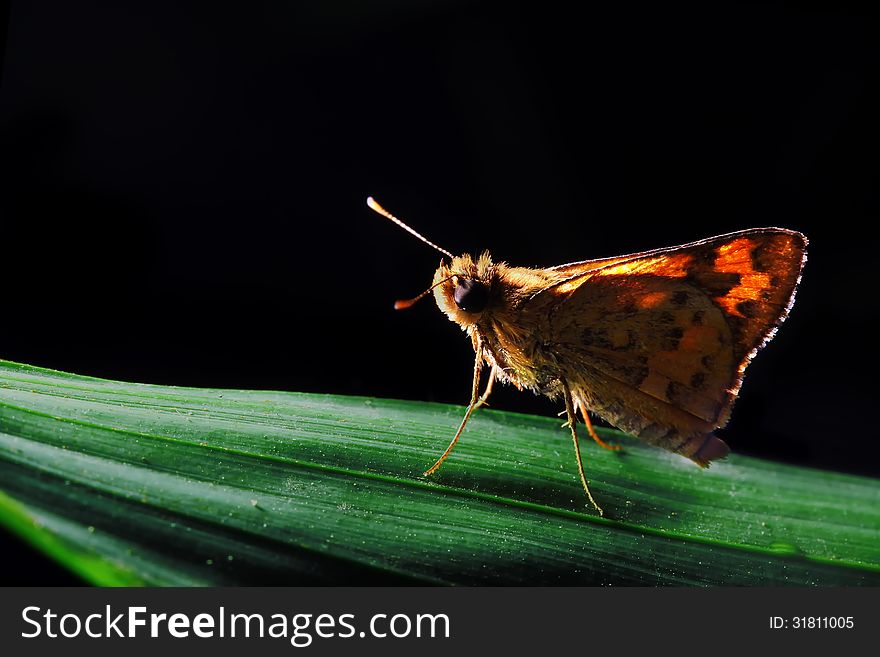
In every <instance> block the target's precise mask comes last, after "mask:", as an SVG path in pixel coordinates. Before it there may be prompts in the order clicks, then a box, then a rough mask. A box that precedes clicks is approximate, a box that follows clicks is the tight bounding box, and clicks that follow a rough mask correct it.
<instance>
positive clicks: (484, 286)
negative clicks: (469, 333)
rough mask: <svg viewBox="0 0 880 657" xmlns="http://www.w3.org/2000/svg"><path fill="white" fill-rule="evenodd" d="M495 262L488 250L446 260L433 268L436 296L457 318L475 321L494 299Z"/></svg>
mask: <svg viewBox="0 0 880 657" xmlns="http://www.w3.org/2000/svg"><path fill="white" fill-rule="evenodd" d="M494 280H495V265H493V264H492V258H491V256H490V255H489V253H488V252H484V253H483V254H482V255H480V257H479V258H476V259H474V258H472V257H471V256H470V255H467V254H465V255H461V256H456V257H453V258H452V259H451V260H449V261H446V260H443V261H441V262H440V266H439V267H438V268H437V271H436V272H434V281H433V285H434V300H435V301H436V302H437V306H438V307H439V308H440V310H442V311H443V312H444V313H446V315H447V316H448V317H449V319H451V320H452V321H454V322H457V323H458V324H461V325H462V326H464V327H467V326H470V325H471V324H474V323H475V322H476V321H477V320H478V319H479V318H480V317H481V316H482V314H483V313H484V312H485V311H486V309H487V308H488V307H489V306H490V305H491V303H492V291H493V287H494V285H493V283H494Z"/></svg>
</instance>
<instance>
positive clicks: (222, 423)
mask: <svg viewBox="0 0 880 657" xmlns="http://www.w3.org/2000/svg"><path fill="white" fill-rule="evenodd" d="M462 413H463V409H462V408H460V407H453V406H446V405H441V404H424V403H412V402H402V401H393V400H382V399H366V398H354V397H338V396H330V395H307V394H295V393H279V392H262V391H231V390H199V389H190V388H173V387H163V386H153V385H140V384H130V383H117V382H113V381H103V380H99V379H92V378H87V377H82V376H75V375H70V374H63V373H59V372H53V371H49V370H44V369H38V368H34V367H29V366H25V365H18V364H14V363H8V362H4V361H0V490H2V493H0V524H2V525H4V526H5V527H6V528H7V529H9V530H10V531H11V532H13V533H14V534H16V535H18V536H20V537H22V538H23V539H24V540H25V541H27V542H29V543H30V544H31V545H33V546H34V548H35V549H37V550H39V551H41V552H42V553H44V554H46V555H47V556H48V557H50V558H51V559H54V560H56V561H58V562H59V563H61V564H63V565H65V566H66V567H68V568H69V569H70V570H71V571H73V572H74V573H77V574H78V575H80V576H81V577H83V578H84V579H85V580H86V581H88V582H92V583H95V584H101V585H112V584H124V585H132V584H148V585H199V584H261V583H272V584H277V583H371V584H399V583H450V584H452V583H454V584H607V585H612V584H613V585H621V584H642V585H655V584H678V585H713V584H735V585H766V584H795V585H854V584H868V585H875V586H876V585H878V584H880V504H878V502H880V488H878V486H877V482H876V481H875V480H872V479H869V478H864V477H856V476H850V475H844V474H839V473H833V472H823V471H818V470H812V469H805V468H796V467H792V466H788V465H781V464H778V463H771V462H767V461H762V460H758V459H754V458H747V457H743V456H736V455H734V456H731V457H730V458H729V459H727V460H726V461H723V462H721V463H717V464H715V465H713V467H712V468H710V469H708V470H700V469H699V468H697V467H696V466H694V465H693V464H692V463H690V462H689V461H686V460H685V459H682V458H681V457H678V456H675V455H673V454H669V453H666V452H663V451H660V450H657V449H654V448H651V447H649V446H646V445H643V444H641V443H639V442H638V441H636V440H633V439H630V438H627V437H625V436H623V435H622V434H619V433H618V432H614V431H611V430H604V431H602V433H603V436H604V437H605V438H610V439H611V440H616V441H618V442H620V443H622V444H623V445H624V451H623V452H620V453H612V452H609V451H607V450H603V449H599V448H598V447H596V446H595V445H593V444H592V442H591V441H589V440H587V441H586V443H590V444H584V453H585V460H586V467H587V472H588V476H589V477H590V479H591V486H592V489H593V492H594V494H595V495H596V496H597V498H598V499H599V501H600V503H602V504H603V506H604V508H605V511H606V514H607V517H605V518H599V517H597V516H596V515H595V514H594V513H593V512H592V511H591V510H590V509H589V508H588V507H586V505H585V503H586V501H585V498H584V495H583V491H582V490H581V487H580V484H579V482H578V478H577V472H576V468H575V464H574V458H573V453H572V451H573V450H572V449H571V442H570V438H569V436H568V434H567V432H566V431H565V430H563V429H560V427H559V424H560V421H559V420H558V419H556V418H540V417H532V416H526V415H519V414H515V413H505V412H498V411H493V410H481V411H480V412H479V413H478V414H477V415H476V416H475V417H474V418H473V419H472V421H471V424H470V425H469V427H468V430H467V431H466V432H465V435H464V437H463V439H462V440H461V442H460V444H459V446H458V447H457V448H456V450H455V452H454V453H453V455H452V456H451V457H450V459H449V460H448V461H447V462H446V463H445V464H444V466H443V468H442V469H441V470H440V471H439V472H438V473H437V474H436V475H434V476H432V477H431V478H425V477H422V476H421V473H422V471H423V470H424V468H425V467H426V466H427V465H429V464H431V463H432V462H433V461H434V459H435V458H436V457H437V456H438V454H439V453H440V452H441V451H442V450H443V449H444V448H445V447H446V444H447V443H448V440H449V438H450V437H451V434H452V432H454V430H455V428H456V427H457V424H458V422H459V420H460V418H461V415H462Z"/></svg>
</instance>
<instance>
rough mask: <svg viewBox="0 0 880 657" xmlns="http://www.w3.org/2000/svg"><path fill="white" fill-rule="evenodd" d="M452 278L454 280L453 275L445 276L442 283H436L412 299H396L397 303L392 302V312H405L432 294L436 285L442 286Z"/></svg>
mask: <svg viewBox="0 0 880 657" xmlns="http://www.w3.org/2000/svg"><path fill="white" fill-rule="evenodd" d="M452 278H455V276H454V275H453V276H447V277H446V278H444V279H443V280H442V281H437V282H436V283H434V284H433V285H432V286H431V287H429V288H428V289H427V290H425V291H424V292H422V293H421V294H420V295H419V296H417V297H413V298H412V299H398V300H397V301H395V302H394V310H406V309H407V308H409V307H410V306H412V305H413V304H415V302H416V301H419V300H421V299H424V298H425V297H426V296H428V295H429V294H431V292H433V290H434V288H435V287H437V286H438V285H443V283H445V282H446V281H448V280H450V279H452Z"/></svg>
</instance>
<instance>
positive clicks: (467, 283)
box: [452, 278, 489, 313]
mask: <svg viewBox="0 0 880 657" xmlns="http://www.w3.org/2000/svg"><path fill="white" fill-rule="evenodd" d="M452 298H453V299H455V305H456V306H458V307H459V308H461V309H462V310H464V311H465V312H469V313H478V312H482V310H483V309H484V308H485V307H486V304H487V303H488V302H489V290H488V288H486V286H485V285H484V284H483V283H481V282H480V281H475V280H473V279H471V278H460V279H458V283H457V284H456V286H455V292H454V293H453V295H452Z"/></svg>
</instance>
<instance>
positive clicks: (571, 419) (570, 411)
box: [562, 379, 605, 516]
mask: <svg viewBox="0 0 880 657" xmlns="http://www.w3.org/2000/svg"><path fill="white" fill-rule="evenodd" d="M562 390H563V393H564V395H565V413H566V415H567V416H568V422H566V424H567V425H568V427H569V428H570V429H571V439H572V440H573V441H574V455H575V458H576V459H577V465H578V474H579V475H580V477H581V484H582V485H583V487H584V492H585V493H586V494H587V499H589V500H590V503H591V504H592V505H593V506H594V507H596V511H598V512H599V515H600V516H604V515H605V512H604V511H602V507H601V506H599V505H598V504H597V503H596V500H594V499H593V494H592V493H591V492H590V486H589V484H587V477H586V475H585V474H584V463H583V461H581V446H580V443H578V435H577V428H576V427H577V415H575V409H574V402H573V401H572V399H571V390H570V389H569V387H568V382H567V381H566V380H565V379H563V380H562Z"/></svg>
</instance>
